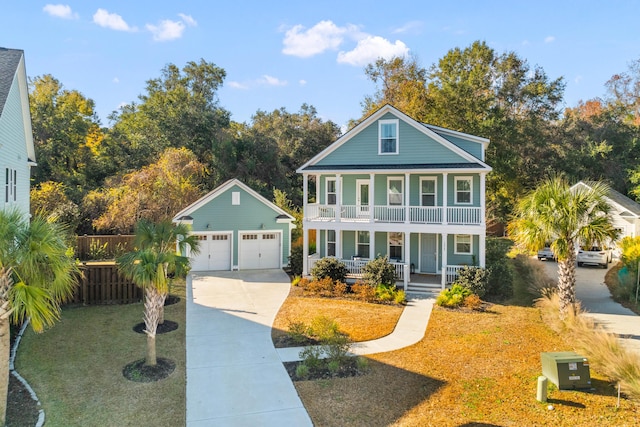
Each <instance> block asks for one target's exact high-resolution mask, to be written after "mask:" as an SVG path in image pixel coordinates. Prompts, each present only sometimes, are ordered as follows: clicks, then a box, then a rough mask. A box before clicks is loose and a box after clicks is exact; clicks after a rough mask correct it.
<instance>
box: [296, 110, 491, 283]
mask: <svg viewBox="0 0 640 427" xmlns="http://www.w3.org/2000/svg"><path fill="white" fill-rule="evenodd" d="M488 144H489V140H488V139H486V138H481V137H478V136H474V135H469V134H465V133H461V132H456V131H453V130H449V129H444V128H440V127H437V126H432V125H428V124H424V123H420V122H418V121H416V120H414V119H412V118H411V117H409V116H407V115H406V114H404V113H402V112H401V111H399V110H397V109H396V108H394V107H392V106H391V105H385V106H383V107H382V108H380V109H379V110H377V111H376V112H374V113H373V114H371V115H370V116H369V117H367V118H366V119H365V120H363V121H362V122H361V123H360V124H358V125H357V126H355V127H354V128H353V129H351V130H350V131H348V132H347V133H346V134H344V135H343V136H341V137H340V138H339V139H338V140H337V141H335V142H334V143H333V144H331V145H330V146H329V147H327V148H326V149H325V150H323V151H322V152H320V153H319V154H318V155H316V156H315V157H313V158H312V159H311V160H309V161H308V162H307V163H305V164H304V165H302V166H301V167H300V168H299V169H298V171H297V172H298V173H301V174H302V175H303V202H304V221H303V228H304V233H303V236H304V240H305V241H304V248H303V250H304V259H305V262H304V263H303V274H305V275H306V274H308V273H309V272H310V271H311V268H312V266H313V264H314V263H315V262H316V261H317V260H318V259H319V258H322V257H337V258H339V259H341V260H342V261H343V262H344V263H345V264H346V265H347V267H348V268H349V270H350V271H351V272H352V273H353V274H358V273H359V271H360V268H361V267H362V266H363V265H364V264H366V262H367V260H370V259H372V258H375V257H377V256H379V255H380V256H385V255H386V256H388V257H389V258H390V259H391V261H393V263H394V264H395V266H396V273H397V276H398V277H399V278H400V280H402V281H403V282H404V283H405V284H408V285H409V287H408V289H410V290H420V288H422V289H424V288H426V287H427V286H418V285H417V284H416V283H408V282H409V281H410V276H409V274H410V272H411V271H413V270H415V272H416V273H423V274H424V276H420V277H421V278H422V277H426V276H427V275H430V276H432V277H433V278H434V279H436V280H437V283H438V288H444V287H445V285H446V284H447V283H451V282H452V281H453V280H454V279H455V277H456V275H457V271H458V270H459V269H460V268H462V267H463V266H464V265H478V266H481V267H484V266H485V238H486V222H485V177H486V175H487V173H489V172H490V171H491V167H490V166H488V165H487V164H486V163H485V162H484V158H485V151H486V148H487V146H488ZM310 230H311V231H312V232H314V233H315V235H316V247H315V253H311V254H309V245H308V243H309V242H308V232H309V231H310ZM312 252H313V251H312ZM416 278H418V276H416ZM427 281H429V280H427ZM416 282H417V280H416Z"/></svg>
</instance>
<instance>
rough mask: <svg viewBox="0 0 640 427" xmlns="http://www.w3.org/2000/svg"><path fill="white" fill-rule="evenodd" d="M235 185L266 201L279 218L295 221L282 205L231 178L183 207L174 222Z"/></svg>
mask: <svg viewBox="0 0 640 427" xmlns="http://www.w3.org/2000/svg"><path fill="white" fill-rule="evenodd" d="M234 186H238V187H240V188H242V189H243V190H244V191H246V192H247V193H249V194H251V195H252V196H253V197H254V198H256V199H257V200H258V201H260V202H262V203H264V204H265V205H266V206H267V207H269V208H271V209H272V210H274V211H275V212H277V213H278V218H279V219H289V220H291V221H293V220H294V219H295V218H293V216H291V215H289V214H288V213H287V212H285V211H284V210H283V209H281V208H280V207H278V206H276V205H274V204H273V203H272V202H270V201H269V200H267V199H265V198H264V197H262V196H261V195H260V194H258V193H257V192H256V191H255V190H253V189H252V188H251V187H249V186H248V185H246V184H245V183H244V182H242V181H240V180H239V179H230V180H229V181H227V182H225V183H224V184H222V185H220V186H218V187H217V188H215V189H214V190H213V191H211V192H209V193H208V194H206V195H205V196H203V197H201V198H200V199H198V200H196V201H195V202H193V203H192V204H190V205H189V206H187V207H186V208H184V209H182V210H181V211H180V212H178V213H177V214H175V215H174V217H173V220H172V221H173V222H178V221H180V219H181V218H182V217H184V216H190V215H191V214H192V213H193V212H195V211H196V210H198V209H200V208H201V207H203V206H204V205H206V204H207V203H209V202H210V201H212V200H214V199H215V198H216V197H218V196H219V195H221V194H223V193H224V192H225V191H227V190H229V189H230V188H232V187H234Z"/></svg>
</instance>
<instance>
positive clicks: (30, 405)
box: [6, 375, 40, 427]
mask: <svg viewBox="0 0 640 427" xmlns="http://www.w3.org/2000/svg"><path fill="white" fill-rule="evenodd" d="M39 409H40V408H39V407H38V404H37V403H36V401H35V400H33V399H32V398H31V394H30V393H29V390H27V388H26V387H25V386H24V384H22V383H21V382H20V381H18V380H17V379H16V377H14V376H13V375H9V395H8V396H7V417H6V426H7V427H27V426H28V427H33V426H35V425H36V423H37V422H38V416H39V415H40V414H39Z"/></svg>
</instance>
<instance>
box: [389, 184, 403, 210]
mask: <svg viewBox="0 0 640 427" xmlns="http://www.w3.org/2000/svg"><path fill="white" fill-rule="evenodd" d="M403 204H404V179H403V178H397V177H395V178H394V177H388V178H387V205H388V206H402V205H403Z"/></svg>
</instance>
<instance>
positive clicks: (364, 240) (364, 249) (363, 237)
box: [356, 231, 371, 259]
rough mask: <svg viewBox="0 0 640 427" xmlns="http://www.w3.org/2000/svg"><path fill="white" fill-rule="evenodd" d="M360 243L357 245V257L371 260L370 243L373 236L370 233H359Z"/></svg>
mask: <svg viewBox="0 0 640 427" xmlns="http://www.w3.org/2000/svg"><path fill="white" fill-rule="evenodd" d="M357 233H358V236H357V238H358V242H357V244H356V256H358V257H359V258H365V259H369V258H370V257H369V242H370V239H371V236H370V234H369V232H368V231H358V232H357Z"/></svg>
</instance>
